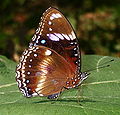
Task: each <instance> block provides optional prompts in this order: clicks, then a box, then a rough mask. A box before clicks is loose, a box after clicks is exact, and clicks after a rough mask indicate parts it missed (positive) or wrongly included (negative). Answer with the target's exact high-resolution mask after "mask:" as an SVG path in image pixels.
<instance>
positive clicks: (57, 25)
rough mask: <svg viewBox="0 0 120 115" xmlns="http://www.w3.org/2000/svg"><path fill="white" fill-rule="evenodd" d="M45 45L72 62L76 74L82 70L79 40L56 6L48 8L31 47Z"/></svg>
mask: <svg viewBox="0 0 120 115" xmlns="http://www.w3.org/2000/svg"><path fill="white" fill-rule="evenodd" d="M37 45H39V46H45V47H48V48H51V49H53V50H54V51H56V52H57V53H58V54H59V55H61V56H63V57H64V59H65V60H66V61H67V62H68V63H69V64H70V66H71V67H72V69H73V71H74V72H76V75H77V74H78V73H79V72H80V53H79V46H78V41H77V39H76V35H75V33H74V31H73V28H72V26H71V25H70V23H69V22H68V20H67V19H66V18H65V17H64V16H63V14H62V13H61V12H60V11H58V10H57V9H55V8H51V7H50V8H48V9H47V10H46V11H45V13H44V14H43V16H42V18H41V22H40V25H39V27H38V28H37V30H36V32H35V34H34V36H33V38H32V41H31V42H30V45H29V47H33V46H37Z"/></svg>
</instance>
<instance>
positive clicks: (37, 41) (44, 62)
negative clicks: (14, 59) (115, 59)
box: [16, 7, 88, 99]
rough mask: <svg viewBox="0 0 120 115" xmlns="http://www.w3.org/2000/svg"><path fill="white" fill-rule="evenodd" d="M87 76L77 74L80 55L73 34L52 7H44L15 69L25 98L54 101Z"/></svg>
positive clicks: (59, 13)
mask: <svg viewBox="0 0 120 115" xmlns="http://www.w3.org/2000/svg"><path fill="white" fill-rule="evenodd" d="M87 77H88V73H87V72H81V54H80V48H79V44H78V40H77V37H76V35H75V32H74V30H73V28H72V26H71V24H70V23H69V21H68V20H67V19H66V18H65V17H64V15H63V14H62V13H61V12H60V11H59V10H58V9H56V8H53V7H50V8H48V9H47V10H46V11H45V12H44V13H43V16H42V17H41V22H40V23H39V26H38V28H37V30H36V32H35V34H34V35H33V37H32V40H31V41H30V43H29V48H28V49H26V50H25V51H24V52H23V54H22V56H21V58H20V61H19V64H18V65H17V67H16V81H17V83H18V87H19V89H20V91H21V92H22V93H23V95H24V96H26V97H34V96H46V97H48V98H49V99H54V98H57V97H58V96H59V95H60V93H61V92H63V91H64V90H65V89H70V88H75V87H77V86H79V85H80V84H81V83H82V81H84V80H85V79H86V78H87Z"/></svg>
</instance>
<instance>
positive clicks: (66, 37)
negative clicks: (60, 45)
mask: <svg viewBox="0 0 120 115" xmlns="http://www.w3.org/2000/svg"><path fill="white" fill-rule="evenodd" d="M62 35H63V36H64V37H65V39H67V40H70V38H69V36H68V35H66V34H62Z"/></svg>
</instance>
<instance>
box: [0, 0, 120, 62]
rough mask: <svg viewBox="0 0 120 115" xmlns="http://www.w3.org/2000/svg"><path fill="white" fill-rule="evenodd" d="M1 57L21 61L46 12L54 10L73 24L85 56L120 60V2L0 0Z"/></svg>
mask: <svg viewBox="0 0 120 115" xmlns="http://www.w3.org/2000/svg"><path fill="white" fill-rule="evenodd" d="M0 5H1V7H0V54H1V55H5V56H7V57H8V58H11V59H13V60H16V61H17V60H18V59H19V55H20V54H21V53H22V51H23V50H24V49H25V48H26V47H28V43H29V41H30V40H31V38H32V35H33V34H34V31H35V29H36V28H37V26H38V23H39V21H40V17H41V16H42V13H43V12H44V10H46V9H47V8H48V7H50V6H55V7H58V8H59V9H60V11H62V12H63V14H64V15H65V16H66V17H67V18H68V19H69V20H70V22H71V23H72V25H73V27H74V29H75V31H76V34H77V37H78V39H79V41H80V46H81V49H82V53H85V54H86V53H87V54H97V55H111V56H118V57H120V0H114V1H113V0H73V1H72V0H71V1H70V0H12V1H11V0H1V1H0Z"/></svg>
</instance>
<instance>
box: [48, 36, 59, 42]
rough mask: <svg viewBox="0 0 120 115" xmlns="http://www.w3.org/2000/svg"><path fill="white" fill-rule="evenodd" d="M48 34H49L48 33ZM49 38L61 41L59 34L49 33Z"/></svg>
mask: <svg viewBox="0 0 120 115" xmlns="http://www.w3.org/2000/svg"><path fill="white" fill-rule="evenodd" d="M47 36H48V34H47ZM49 38H50V39H51V40H53V41H59V38H58V37H57V36H55V35H54V34H49Z"/></svg>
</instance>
